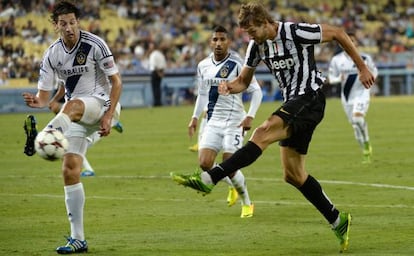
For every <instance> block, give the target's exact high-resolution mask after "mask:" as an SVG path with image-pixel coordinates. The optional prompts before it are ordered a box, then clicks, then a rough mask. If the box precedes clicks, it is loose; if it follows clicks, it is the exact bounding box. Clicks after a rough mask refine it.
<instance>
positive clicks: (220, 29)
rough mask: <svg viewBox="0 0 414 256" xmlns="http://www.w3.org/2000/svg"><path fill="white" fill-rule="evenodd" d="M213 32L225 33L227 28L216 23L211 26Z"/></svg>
mask: <svg viewBox="0 0 414 256" xmlns="http://www.w3.org/2000/svg"><path fill="white" fill-rule="evenodd" d="M213 32H215V33H220V32H221V33H226V34H227V29H226V28H225V27H223V26H221V25H217V26H215V27H214V28H213Z"/></svg>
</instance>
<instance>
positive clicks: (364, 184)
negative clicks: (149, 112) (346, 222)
mask: <svg viewBox="0 0 414 256" xmlns="http://www.w3.org/2000/svg"><path fill="white" fill-rule="evenodd" d="M6 177H8V178H22V177H23V176H18V175H7V176H6ZM24 177H25V178H28V176H24ZM30 177H31V178H36V176H30ZM43 177H44V176H43ZM54 177H55V176H54ZM56 177H57V176H56ZM98 177H99V178H103V179H160V178H161V179H167V178H168V179H170V177H168V176H139V175H136V176H112V175H103V176H98ZM94 178H97V177H88V178H87V179H94ZM247 180H254V181H269V182H283V180H282V179H269V178H247ZM320 182H321V183H326V184H338V185H354V186H366V187H375V188H385V189H399V190H412V191H414V187H410V186H397V185H390V184H376V183H363V182H351V181H332V180H320ZM0 195H1V196H9V197H25V196H31V197H38V198H58V199H63V195H56V194H29V195H28V194H14V193H0ZM87 198H88V199H97V200H123V201H124V200H132V201H148V198H144V197H135V196H134V197H125V196H116V197H115V196H88V197H87ZM151 201H159V202H185V201H188V199H177V198H168V199H164V198H151ZM194 201H203V200H202V199H195V200H194ZM215 201H217V202H224V200H215ZM255 204H269V205H275V204H279V205H308V204H309V202H306V201H303V202H298V201H286V200H283V201H255ZM347 206H349V207H363V208H406V209H407V208H408V209H414V205H405V204H395V205H386V204H384V205H367V204H361V205H359V204H347Z"/></svg>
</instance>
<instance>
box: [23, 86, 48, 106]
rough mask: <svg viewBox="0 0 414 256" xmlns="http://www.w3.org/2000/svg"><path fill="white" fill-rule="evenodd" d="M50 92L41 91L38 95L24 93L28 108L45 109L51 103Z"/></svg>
mask: <svg viewBox="0 0 414 256" xmlns="http://www.w3.org/2000/svg"><path fill="white" fill-rule="evenodd" d="M49 95H50V93H49V91H44V90H39V91H38V92H37V94H36V95H34V94H32V93H29V92H24V93H22V96H23V100H24V102H25V103H26V105H27V106H29V107H31V108H44V107H46V106H47V104H48V101H49Z"/></svg>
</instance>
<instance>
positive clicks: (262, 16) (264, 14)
mask: <svg viewBox="0 0 414 256" xmlns="http://www.w3.org/2000/svg"><path fill="white" fill-rule="evenodd" d="M238 18H239V25H240V27H241V28H248V27H249V26H251V25H256V26H258V25H261V24H263V23H265V22H266V21H267V22H269V23H275V21H274V19H273V17H272V16H271V15H270V13H269V12H268V11H267V9H266V8H265V7H264V6H263V5H262V4H261V3H259V2H250V3H247V4H242V6H241V8H240V13H239V17H238Z"/></svg>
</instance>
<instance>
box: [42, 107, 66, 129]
mask: <svg viewBox="0 0 414 256" xmlns="http://www.w3.org/2000/svg"><path fill="white" fill-rule="evenodd" d="M71 123H72V121H71V120H70V118H69V116H68V115H66V114H65V113H62V112H60V113H59V114H57V115H56V116H55V117H54V118H53V119H52V120H51V121H50V122H49V123H48V124H47V126H46V127H45V128H44V130H46V129H51V128H53V129H58V130H60V131H62V132H63V133H64V132H65V131H66V130H67V129H68V127H69V125H70V124H71Z"/></svg>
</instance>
